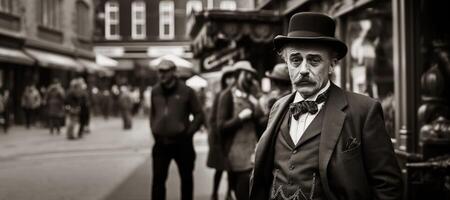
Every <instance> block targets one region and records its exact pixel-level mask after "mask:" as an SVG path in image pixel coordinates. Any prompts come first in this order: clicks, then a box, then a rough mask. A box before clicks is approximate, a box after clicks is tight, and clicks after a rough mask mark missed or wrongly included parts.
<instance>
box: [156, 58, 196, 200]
mask: <svg viewBox="0 0 450 200" xmlns="http://www.w3.org/2000/svg"><path fill="white" fill-rule="evenodd" d="M175 70H176V66H175V64H174V63H173V62H172V61H169V60H163V61H161V63H160V64H159V65H158V75H159V83H157V84H156V85H155V87H154V88H153V89H152V90H151V93H150V127H151V130H152V134H153V137H154V139H155V145H154V146H153V151H152V157H153V183H152V198H151V199H153V200H164V199H166V186H165V185H166V179H167V176H168V171H169V165H170V162H171V160H172V159H173V160H175V163H176V164H177V165H178V172H179V174H180V177H181V199H183V200H192V199H193V187H194V185H193V184H194V182H193V181H194V180H193V171H194V163H195V157H196V155H195V151H194V144H193V140H192V139H193V136H194V133H195V132H197V130H198V129H199V128H200V126H201V125H202V123H203V112H202V107H201V105H200V103H199V101H198V99H197V96H196V94H195V91H194V90H193V89H191V88H190V87H188V86H186V85H185V84H184V82H182V81H180V80H178V78H177V77H176V76H175ZM190 115H192V116H193V120H192V121H191V120H190V119H189V116H190Z"/></svg>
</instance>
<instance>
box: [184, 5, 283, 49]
mask: <svg viewBox="0 0 450 200" xmlns="http://www.w3.org/2000/svg"><path fill="white" fill-rule="evenodd" d="M281 25H282V23H281V17H280V15H279V14H277V13H275V12H273V11H261V10H258V11H228V10H204V11H201V12H198V13H194V14H193V15H191V16H190V18H189V20H188V24H187V31H188V33H189V35H190V37H191V38H193V42H192V44H191V50H192V52H193V53H194V55H195V56H198V55H199V54H202V53H204V52H209V50H210V49H214V48H218V47H219V48H220V45H221V43H224V42H225V43H226V42H230V41H231V42H232V41H234V42H237V41H239V40H241V39H242V38H244V37H245V38H247V37H248V38H249V39H250V40H251V41H253V42H255V43H270V42H272V39H273V38H274V37H275V35H278V34H280V33H281Z"/></svg>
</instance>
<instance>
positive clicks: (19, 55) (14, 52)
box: [0, 47, 35, 65]
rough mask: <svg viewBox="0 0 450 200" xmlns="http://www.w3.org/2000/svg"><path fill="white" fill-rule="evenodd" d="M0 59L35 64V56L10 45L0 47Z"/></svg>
mask: <svg viewBox="0 0 450 200" xmlns="http://www.w3.org/2000/svg"><path fill="white" fill-rule="evenodd" d="M0 61H1V62H8V63H15V64H21V65H33V64H34V62H35V61H34V59H33V58H31V57H30V56H28V55H26V54H25V53H24V52H23V51H22V50H20V49H12V48H8V47H0Z"/></svg>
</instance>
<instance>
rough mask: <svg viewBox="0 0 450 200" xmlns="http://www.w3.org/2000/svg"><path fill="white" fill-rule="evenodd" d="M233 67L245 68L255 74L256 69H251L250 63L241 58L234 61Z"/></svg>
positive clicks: (236, 68) (236, 69)
mask: <svg viewBox="0 0 450 200" xmlns="http://www.w3.org/2000/svg"><path fill="white" fill-rule="evenodd" d="M233 67H234V70H235V71H238V70H245V71H248V72H251V73H253V74H255V75H256V74H257V72H256V70H255V69H253V67H252V65H251V64H250V62H248V61H246V60H241V61H238V62H236V63H234V65H233Z"/></svg>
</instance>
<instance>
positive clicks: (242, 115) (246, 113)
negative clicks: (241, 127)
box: [238, 108, 253, 120]
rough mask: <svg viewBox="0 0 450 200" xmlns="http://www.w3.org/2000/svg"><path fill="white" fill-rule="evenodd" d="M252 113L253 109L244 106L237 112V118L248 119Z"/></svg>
mask: <svg viewBox="0 0 450 200" xmlns="http://www.w3.org/2000/svg"><path fill="white" fill-rule="evenodd" d="M252 114H253V111H252V110H250V108H246V109H244V110H242V111H241V112H240V113H239V115H238V117H239V119H242V120H244V119H249V118H250V117H251V116H252Z"/></svg>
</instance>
